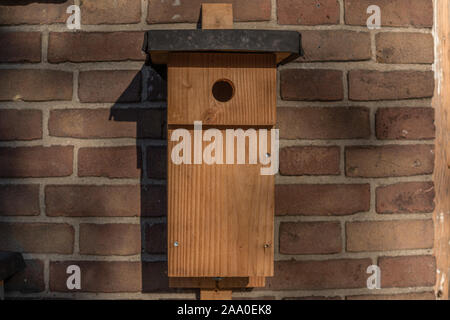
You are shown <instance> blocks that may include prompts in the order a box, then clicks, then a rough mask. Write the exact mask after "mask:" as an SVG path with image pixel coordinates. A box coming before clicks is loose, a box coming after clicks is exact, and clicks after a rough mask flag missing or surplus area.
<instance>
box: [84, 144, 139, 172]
mask: <svg viewBox="0 0 450 320" xmlns="http://www.w3.org/2000/svg"><path fill="white" fill-rule="evenodd" d="M141 168H142V156H141V149H140V148H139V147H136V146H129V147H128V146H127V147H101V148H81V149H80V150H79V151H78V176H80V177H108V178H139V177H140V176H141Z"/></svg>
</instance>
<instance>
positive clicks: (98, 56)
mask: <svg viewBox="0 0 450 320" xmlns="http://www.w3.org/2000/svg"><path fill="white" fill-rule="evenodd" d="M143 39H144V35H143V33H142V32H76V33H72V32H70V33H69V32H51V33H50V35H49V40H48V61H49V62H50V63H59V62H95V61H125V60H144V59H145V54H144V53H143V52H142V49H141V47H142V43H143V41H144V40H143ZM74 48H76V50H74Z"/></svg>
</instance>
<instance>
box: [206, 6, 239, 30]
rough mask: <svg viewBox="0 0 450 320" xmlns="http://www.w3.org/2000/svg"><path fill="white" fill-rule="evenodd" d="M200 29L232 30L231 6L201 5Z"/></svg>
mask: <svg viewBox="0 0 450 320" xmlns="http://www.w3.org/2000/svg"><path fill="white" fill-rule="evenodd" d="M202 29H233V5H232V4H231V3H203V4H202Z"/></svg>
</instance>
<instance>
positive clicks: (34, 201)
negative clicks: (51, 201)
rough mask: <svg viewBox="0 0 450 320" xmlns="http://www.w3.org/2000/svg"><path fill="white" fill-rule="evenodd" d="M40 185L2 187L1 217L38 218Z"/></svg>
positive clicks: (0, 200) (0, 198)
mask: <svg viewBox="0 0 450 320" xmlns="http://www.w3.org/2000/svg"><path fill="white" fill-rule="evenodd" d="M39 213H40V208H39V185H37V184H23V185H0V216H38V215H39Z"/></svg>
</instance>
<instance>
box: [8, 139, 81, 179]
mask: <svg viewBox="0 0 450 320" xmlns="http://www.w3.org/2000/svg"><path fill="white" fill-rule="evenodd" d="M72 161H73V147H63V146H52V147H40V146H39V147H17V148H9V147H4V148H0V177H4V178H28V177H31V178H37V177H66V176H70V175H71V174H72V171H73V165H72Z"/></svg>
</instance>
